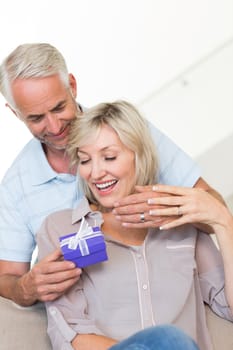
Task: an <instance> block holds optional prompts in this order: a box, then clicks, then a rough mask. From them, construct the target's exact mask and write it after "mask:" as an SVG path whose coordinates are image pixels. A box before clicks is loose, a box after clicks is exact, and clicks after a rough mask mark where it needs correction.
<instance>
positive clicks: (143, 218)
mask: <svg viewBox="0 0 233 350" xmlns="http://www.w3.org/2000/svg"><path fill="white" fill-rule="evenodd" d="M140 221H141V222H145V214H144V213H140Z"/></svg>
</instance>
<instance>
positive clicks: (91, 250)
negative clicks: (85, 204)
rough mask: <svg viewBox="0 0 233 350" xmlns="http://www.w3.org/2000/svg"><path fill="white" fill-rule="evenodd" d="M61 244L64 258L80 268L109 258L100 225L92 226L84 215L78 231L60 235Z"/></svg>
mask: <svg viewBox="0 0 233 350" xmlns="http://www.w3.org/2000/svg"><path fill="white" fill-rule="evenodd" d="M60 246H61V250H62V253H63V256H64V259H65V260H70V261H73V262H74V263H75V265H76V266H77V267H80V268H82V267H85V266H88V265H93V264H96V263H98V262H101V261H105V260H107V259H108V257H107V253H106V243H105V241H104V235H103V233H102V232H101V230H100V227H99V226H94V227H93V226H90V225H89V224H88V223H87V221H86V220H85V218H84V217H83V218H82V221H81V225H80V228H79V230H78V232H76V233H71V234H68V235H65V236H62V237H60Z"/></svg>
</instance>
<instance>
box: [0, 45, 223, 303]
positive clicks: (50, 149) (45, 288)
mask: <svg viewBox="0 0 233 350" xmlns="http://www.w3.org/2000/svg"><path fill="white" fill-rule="evenodd" d="M0 91H1V93H2V94H3V96H4V97H5V99H6V101H7V103H6V106H7V107H9V108H10V109H11V110H12V112H13V113H14V114H15V115H16V116H17V117H18V118H20V119H21V120H22V121H23V122H24V123H25V125H26V126H27V127H28V129H29V130H30V132H31V133H32V135H33V136H34V137H33V139H32V140H31V141H29V143H28V144H27V145H26V146H25V147H24V149H23V150H22V151H21V152H20V154H19V155H18V157H17V158H16V160H15V161H14V162H13V164H12V166H11V167H10V169H9V170H8V171H7V173H6V175H5V177H4V178H3V181H2V184H1V188H0V197H1V203H0V295H1V296H3V297H5V298H8V299H11V300H13V301H14V302H15V303H18V304H20V305H22V306H29V305H33V304H34V303H36V302H37V301H50V300H54V299H56V298H57V297H59V296H60V295H62V294H63V293H64V292H65V291H66V290H67V289H68V288H70V287H71V286H72V285H73V284H74V283H75V282H76V281H77V279H78V278H79V276H80V273H81V271H80V269H77V268H75V266H74V265H73V264H72V263H70V262H67V261H62V259H61V253H60V251H55V252H53V253H52V254H50V255H49V256H47V257H46V258H45V259H44V260H42V261H41V262H40V263H37V264H35V265H34V266H32V268H30V263H31V257H32V253H33V250H34V248H35V245H36V244H35V234H36V232H37V230H38V228H39V227H40V225H41V223H42V221H43V220H44V218H45V217H46V216H47V215H48V214H49V213H51V212H53V211H57V210H60V209H64V208H70V207H75V206H76V204H77V203H78V201H79V199H80V197H81V196H82V194H81V193H79V192H78V188H77V187H78V186H77V183H76V177H75V169H70V164H69V159H68V157H67V155H66V152H65V149H66V144H67V140H68V134H69V130H70V127H71V122H72V120H73V119H74V118H75V117H76V115H77V114H78V113H81V107H80V106H79V105H78V104H77V103H76V100H75V99H76V97H77V86H76V80H75V77H74V76H73V75H72V74H69V73H68V70H67V67H66V63H65V61H64V58H63V57H62V55H61V54H60V52H59V51H58V50H57V49H56V48H54V47H53V46H51V45H49V44H43V43H39V44H24V45H20V46H19V47H17V48H16V49H15V50H14V51H13V52H12V53H11V54H10V55H9V56H8V57H7V58H6V59H5V60H4V61H3V63H2V65H1V66H0ZM151 130H152V135H153V138H154V141H155V143H156V147H157V150H158V155H159V159H160V175H159V179H158V182H159V183H165V184H173V185H176V186H187V187H192V186H195V187H200V188H203V189H204V190H207V191H209V192H212V193H213V194H214V195H215V196H216V197H218V196H219V195H218V194H217V193H216V192H215V191H214V190H213V189H211V188H210V187H209V186H208V184H207V183H206V182H205V181H204V180H203V179H201V178H200V172H199V169H198V168H197V167H196V166H195V164H194V163H193V161H192V160H191V159H190V158H189V157H188V156H187V155H186V154H185V153H184V152H182V151H181V150H180V149H179V148H178V147H177V146H176V145H174V144H173V143H172V141H171V140H169V139H168V138H167V137H166V136H165V135H163V134H162V133H161V132H160V131H159V130H157V129H156V128H154V127H152V126H151ZM139 191H141V192H138V193H137V194H135V195H133V197H131V198H126V199H125V200H123V201H122V203H118V204H117V203H116V208H115V213H116V215H117V217H118V219H119V220H122V221H123V222H126V225H127V224H128V225H134V226H135V225H136V226H142V225H145V226H146V225H147V226H149V225H154V226H156V225H157V226H160V225H161V223H163V222H164V220H163V219H162V218H159V220H158V219H157V220H154V219H152V217H151V216H150V215H149V214H146V212H147V211H148V212H149V209H148V204H147V201H148V198H151V197H153V196H154V197H155V196H157V194H156V193H155V192H153V191H152V189H149V191H148V189H145V190H144V189H140V190H139ZM219 197H220V196H219ZM132 201H133V203H134V205H132ZM155 207H156V206H155ZM153 208H154V207H153V206H151V205H150V209H153ZM122 214H123V215H122ZM177 214H181V213H179V211H178V213H177ZM166 220H167V218H166ZM64 234H66V232H64Z"/></svg>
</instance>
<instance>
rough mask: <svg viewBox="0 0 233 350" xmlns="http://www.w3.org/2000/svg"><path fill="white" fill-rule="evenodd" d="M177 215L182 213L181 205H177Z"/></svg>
mask: <svg viewBox="0 0 233 350" xmlns="http://www.w3.org/2000/svg"><path fill="white" fill-rule="evenodd" d="M177 215H178V216H181V215H182V209H181V207H177Z"/></svg>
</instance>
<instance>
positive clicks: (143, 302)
mask: <svg viewBox="0 0 233 350" xmlns="http://www.w3.org/2000/svg"><path fill="white" fill-rule="evenodd" d="M68 153H69V155H70V157H71V159H72V165H75V164H77V166H78V173H79V177H80V179H79V184H78V185H79V186H81V187H82V189H83V190H84V193H85V195H86V197H85V198H83V200H82V201H81V202H80V204H79V206H78V208H77V209H76V210H74V211H73V212H72V210H70V209H67V210H65V211H60V212H57V213H54V214H52V215H50V216H49V217H48V218H47V219H46V221H45V222H44V224H43V226H42V228H41V230H40V232H39V233H38V237H37V239H38V247H39V256H40V258H43V256H45V255H47V254H48V253H50V252H51V251H53V250H54V248H56V247H59V237H61V236H64V235H66V234H69V233H72V232H76V231H78V230H79V227H80V221H81V219H82V218H83V217H85V219H86V221H87V222H88V223H89V224H90V225H95V226H96V225H97V226H101V230H102V232H103V233H104V236H105V240H106V244H107V252H108V258H109V259H108V261H107V262H101V263H99V264H96V265H92V266H88V267H86V268H84V269H83V273H82V276H81V279H80V280H79V282H78V283H77V284H76V285H75V286H74V287H72V288H71V289H70V291H69V292H68V293H67V294H66V295H64V296H62V297H60V298H59V299H57V300H56V301H54V302H51V303H47V304H46V307H47V312H48V332H49V335H50V337H51V340H52V344H53V346H54V349H58V347H59V344H61V343H62V346H63V347H64V349H66V348H67V349H72V348H74V349H81V350H83V349H84V350H89V349H91V348H92V349H93V348H95V349H101V350H102V349H108V348H109V347H110V346H112V345H113V344H115V343H116V342H117V341H121V340H122V339H126V338H127V337H129V336H131V335H133V334H134V333H135V332H137V331H139V330H141V329H146V328H148V329H150V328H149V327H151V326H155V325H162V324H165V323H166V324H173V325H175V326H177V327H179V328H180V329H182V330H183V331H184V332H185V333H186V334H188V335H189V336H191V337H192V338H193V339H195V341H196V342H197V344H198V345H199V347H200V349H201V350H209V349H212V346H211V342H210V338H209V334H208V329H207V325H206V321H205V310H204V303H203V301H204V302H206V303H208V304H209V305H210V306H211V308H212V309H213V310H214V311H215V312H216V313H217V314H219V315H220V316H222V317H224V318H226V319H229V320H231V321H233V316H232V310H233V286H232V283H231V281H230V277H231V276H232V273H233V244H232V232H224V230H223V236H224V238H223V239H220V242H221V244H220V249H221V253H222V256H223V259H222V257H221V255H220V252H219V251H218V249H217V248H216V246H215V244H214V243H213V241H212V239H211V237H210V236H209V235H206V234H204V233H202V232H199V231H198V230H197V228H195V227H194V226H192V225H190V224H185V225H182V226H180V227H177V228H175V229H168V230H167V229H165V227H163V228H164V229H163V230H160V229H156V228H149V229H147V228H145V227H144V228H127V227H124V226H122V225H121V223H120V221H119V220H117V219H116V218H115V215H114V213H113V207H114V203H116V202H117V201H119V199H121V198H122V197H123V196H126V195H129V194H131V193H134V191H135V185H139V186H145V185H152V184H153V183H156V176H155V174H156V172H157V169H158V164H157V160H156V154H155V153H154V144H153V142H152V140H151V137H150V133H149V131H148V129H147V123H146V121H145V120H144V119H143V118H142V117H141V116H140V115H139V113H138V112H137V110H136V109H135V108H134V107H133V106H132V105H131V104H129V103H127V102H124V101H118V102H115V103H103V104H100V105H98V106H96V107H94V108H92V109H90V110H88V111H87V112H85V113H84V115H83V117H81V118H79V119H77V121H75V123H74V125H73V128H72V132H71V135H70V142H69V149H68ZM159 189H160V187H155V188H154V190H157V191H159ZM162 191H163V188H162ZM164 192H169V187H168V188H165V190H164ZM194 193H196V192H194ZM201 193H202V192H201ZM202 194H203V197H204V196H205V193H204V192H203V193H202ZM172 197H173V196H172ZM164 198H170V199H169V200H170V201H171V196H166V195H165V196H164ZM174 198H175V197H174ZM181 198H183V197H182V196H179V200H181ZM161 200H162V199H161ZM163 200H164V201H165V199H163ZM169 200H168V199H167V201H169ZM162 204H165V205H171V203H162ZM173 204H174V203H173ZM214 205H215V203H214ZM178 206H179V207H180V206H181V209H182V210H183V211H184V212H185V210H186V209H187V211H188V210H190V209H189V208H188V207H187V206H185V205H184V203H181V202H179V201H178V202H176V203H175V209H174V207H173V206H170V207H168V209H163V210H173V213H172V214H174V210H176V212H175V214H176V215H177V214H181V212H179V211H178V209H177V208H178ZM161 210H162V209H161ZM143 214H144V213H143ZM152 214H153V215H156V213H155V212H154V213H152ZM157 214H159V213H157ZM144 215H145V214H144ZM168 215H169V214H168ZM183 217H184V216H183ZM141 219H142V218H141V217H139V221H140V220H141ZM179 219H180V215H179ZM179 219H178V220H179ZM194 221H195V220H194ZM211 221H212V218H211ZM186 222H187V221H186ZM186 222H184V223H186ZM168 225H169V224H168ZM214 228H215V227H214ZM220 231H221V230H216V234H217V235H219V236H220V235H221V232H220ZM224 272H225V275H226V276H225V280H226V281H224ZM55 288H56V286H55ZM229 305H231V307H230V306H229ZM155 328H156V327H155ZM119 344H121V342H120V343H119ZM65 346H66V347H65ZM115 346H116V347H117V346H118V345H115ZM60 348H61V346H60ZM113 348H114V347H113ZM170 348H171V347H170ZM174 349H175V348H174ZM187 349H188V347H187Z"/></svg>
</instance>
